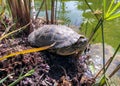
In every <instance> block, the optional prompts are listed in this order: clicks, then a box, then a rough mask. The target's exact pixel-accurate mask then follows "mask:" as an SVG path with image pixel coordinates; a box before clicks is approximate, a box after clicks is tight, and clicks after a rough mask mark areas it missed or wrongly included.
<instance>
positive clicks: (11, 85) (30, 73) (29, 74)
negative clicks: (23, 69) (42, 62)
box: [8, 69, 35, 86]
mask: <svg viewBox="0 0 120 86" xmlns="http://www.w3.org/2000/svg"><path fill="white" fill-rule="evenodd" d="M34 72H35V70H34V69H32V70H30V71H28V72H27V73H26V74H25V75H23V76H21V77H19V78H18V79H17V80H15V81H14V82H12V83H11V84H9V85H8V86H15V85H16V84H17V83H18V82H19V81H20V80H22V79H24V78H25V77H27V76H31V75H32V74H33V73H34Z"/></svg>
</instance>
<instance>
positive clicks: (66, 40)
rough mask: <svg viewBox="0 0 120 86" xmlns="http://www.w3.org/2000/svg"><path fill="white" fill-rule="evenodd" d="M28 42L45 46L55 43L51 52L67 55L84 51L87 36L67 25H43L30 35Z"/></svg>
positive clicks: (32, 44) (34, 45) (37, 45)
mask: <svg viewBox="0 0 120 86" xmlns="http://www.w3.org/2000/svg"><path fill="white" fill-rule="evenodd" d="M28 42H29V44H30V45H31V46H33V47H43V46H48V45H51V44H52V43H55V45H54V46H52V47H51V48H50V49H48V51H49V52H52V53H56V54H58V55H62V56H67V55H72V54H75V53H77V52H83V50H84V49H85V47H86V45H87V42H88V40H87V38H86V37H85V36H84V35H81V34H78V33H77V32H75V31H74V30H72V28H70V27H67V26H65V25H54V24H53V25H52V24H51V25H43V26H41V27H39V28H38V29H36V30H34V31H33V32H31V33H30V34H29V35H28Z"/></svg>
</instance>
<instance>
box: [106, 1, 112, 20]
mask: <svg viewBox="0 0 120 86" xmlns="http://www.w3.org/2000/svg"><path fill="white" fill-rule="evenodd" d="M113 3H114V0H112V1H111V3H110V6H109V8H108V11H107V13H106V14H105V18H107V17H108V16H109V12H110V10H111V8H112V6H113Z"/></svg>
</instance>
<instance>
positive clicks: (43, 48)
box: [0, 43, 55, 61]
mask: <svg viewBox="0 0 120 86" xmlns="http://www.w3.org/2000/svg"><path fill="white" fill-rule="evenodd" d="M54 45H55V43H53V44H52V45H49V46H44V47H40V48H32V49H28V50H23V51H19V52H15V53H12V54H9V55H6V56H3V57H0V61H2V60H4V59H7V58H9V57H13V56H16V55H20V54H27V53H32V52H38V51H43V50H46V49H48V48H50V47H52V46H54Z"/></svg>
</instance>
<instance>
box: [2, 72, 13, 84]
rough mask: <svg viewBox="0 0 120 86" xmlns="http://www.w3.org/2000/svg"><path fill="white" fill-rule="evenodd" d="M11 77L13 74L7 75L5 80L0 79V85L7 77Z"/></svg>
mask: <svg viewBox="0 0 120 86" xmlns="http://www.w3.org/2000/svg"><path fill="white" fill-rule="evenodd" d="M11 75H13V73H12V74H9V75H7V76H6V77H5V78H3V79H1V80H0V84H1V83H3V82H4V81H5V80H6V79H7V78H8V77H9V76H11Z"/></svg>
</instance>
